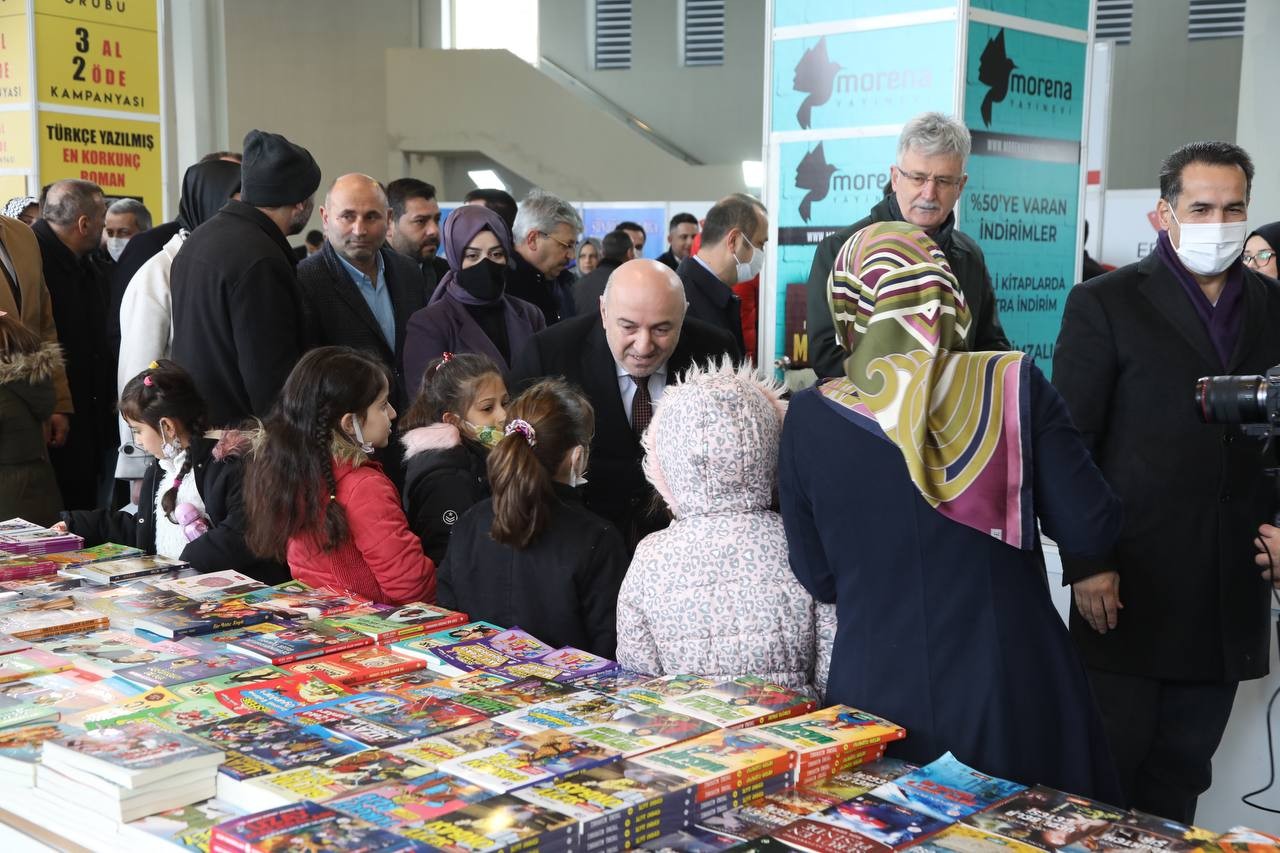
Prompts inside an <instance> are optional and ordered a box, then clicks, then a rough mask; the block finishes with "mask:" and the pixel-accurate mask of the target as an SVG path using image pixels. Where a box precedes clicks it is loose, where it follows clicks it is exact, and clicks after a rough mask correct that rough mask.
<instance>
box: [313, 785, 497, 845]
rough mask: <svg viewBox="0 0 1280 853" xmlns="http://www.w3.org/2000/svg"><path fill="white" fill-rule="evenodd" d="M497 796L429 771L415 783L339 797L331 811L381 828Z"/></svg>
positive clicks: (396, 826)
mask: <svg viewBox="0 0 1280 853" xmlns="http://www.w3.org/2000/svg"><path fill="white" fill-rule="evenodd" d="M492 796H493V792H492V791H488V790H486V789H484V788H482V787H480V786H479V785H477V784H475V783H473V782H468V781H467V780H466V779H460V778H458V777H457V776H451V775H449V774H448V773H442V772H441V771H439V770H428V771H427V773H426V774H424V775H420V776H418V777H417V778H415V779H413V781H411V782H392V783H389V784H386V785H379V786H377V787H373V788H365V789H363V790H361V791H356V792H354V793H350V794H346V795H344V796H340V797H335V798H334V799H332V800H329V801H328V805H329V806H330V807H331V808H334V809H337V810H338V811H341V812H346V813H347V814H349V815H353V816H354V817H358V818H360V819H361V820H366V821H368V822H369V823H371V824H373V825H374V826H377V827H379V828H381V829H387V830H391V831H393V832H394V831H396V830H397V829H399V828H400V827H402V826H412V825H415V824H422V823H425V822H427V821H429V820H435V819H436V818H438V817H443V816H444V815H447V814H448V813H449V812H452V811H456V810H458V809H460V808H462V807H463V806H466V805H470V804H471V803H478V802H480V801H481V800H486V799H488V798H489V797H492Z"/></svg>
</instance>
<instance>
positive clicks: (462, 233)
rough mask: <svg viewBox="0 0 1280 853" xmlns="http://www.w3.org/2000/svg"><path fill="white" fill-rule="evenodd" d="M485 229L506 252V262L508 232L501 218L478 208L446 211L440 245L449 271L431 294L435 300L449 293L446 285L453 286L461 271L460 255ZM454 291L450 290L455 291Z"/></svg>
mask: <svg viewBox="0 0 1280 853" xmlns="http://www.w3.org/2000/svg"><path fill="white" fill-rule="evenodd" d="M486 228H488V229H489V230H490V231H492V232H493V233H494V234H495V235H496V236H497V238H498V242H499V243H500V244H501V245H502V248H504V249H506V250H507V257H508V258H510V257H511V252H512V249H511V229H510V228H508V227H507V223H505V222H503V221H502V217H500V216H498V214H496V213H494V212H493V211H492V210H490V209H489V208H487V207H485V206H484V205H482V204H464V205H462V206H461V207H458V208H454V209H453V210H452V211H450V213H449V216H448V217H447V218H446V219H445V221H444V229H443V231H444V233H443V234H441V235H440V243H441V245H442V246H444V257H445V260H447V261H448V262H449V271H448V272H447V273H445V275H444V278H442V279H440V285H439V287H437V288H436V292H435V297H436V298H439V297H441V296H443V295H444V293H445V291H446V290H448V289H449V285H450V284H453V280H454V279H455V278H456V277H457V273H458V270H460V269H462V254H463V253H464V252H465V251H466V250H467V246H469V245H471V241H472V240H474V239H475V237H476V235H477V234H479V233H480V232H481V231H483V230H485V229H486ZM458 289H459V288H456V287H455V288H454V290H455V291H456V290H458ZM431 301H432V302H435V301H436V299H435V298H433V299H432V300H431Z"/></svg>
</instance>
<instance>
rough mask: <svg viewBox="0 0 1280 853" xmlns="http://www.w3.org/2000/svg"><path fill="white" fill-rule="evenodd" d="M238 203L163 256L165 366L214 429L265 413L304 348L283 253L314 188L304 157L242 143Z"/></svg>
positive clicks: (278, 140) (291, 148)
mask: <svg viewBox="0 0 1280 853" xmlns="http://www.w3.org/2000/svg"><path fill="white" fill-rule="evenodd" d="M240 176H241V181H240V200H239V201H230V202H228V203H227V204H226V206H225V207H223V208H222V210H221V211H219V212H218V214H217V215H216V216H214V217H213V218H212V219H210V220H209V221H208V222H206V223H205V224H204V225H201V226H200V227H199V228H197V229H196V230H195V231H193V232H192V233H191V237H190V238H188V239H187V241H186V242H185V243H183V245H182V249H181V251H179V252H178V255H177V257H176V258H174V260H173V271H172V273H171V274H170V287H171V290H172V294H173V350H172V356H173V360H174V361H176V362H178V363H179V364H181V365H182V366H183V367H185V368H186V369H187V370H188V371H189V372H190V373H191V376H192V377H193V378H194V379H195V381H196V387H197V388H198V389H199V390H200V393H201V395H203V397H204V400H205V403H206V404H207V405H208V407H209V422H210V424H212V425H213V426H214V427H224V426H232V425H236V424H239V423H240V422H241V421H243V420H244V419H245V418H248V417H254V416H256V417H265V416H266V414H267V412H268V411H270V409H271V406H272V405H273V404H274V403H275V401H276V396H277V395H278V394H279V393H280V389H281V388H282V387H284V381H285V380H286V379H287V378H288V377H289V372H290V371H291V370H293V366H294V364H296V363H297V361H298V358H299V357H300V356H301V355H302V352H303V349H304V348H305V344H306V341H305V330H304V317H303V314H302V305H301V297H300V296H299V294H298V282H297V279H296V277H295V271H294V266H295V264H296V261H295V259H294V257H293V249H292V247H290V245H289V241H288V240H286V239H285V238H286V237H288V236H290V235H293V234H297V233H299V232H300V231H302V229H303V228H304V227H305V226H306V224H307V220H308V219H310V218H311V211H312V208H313V207H314V200H313V196H314V195H315V191H316V188H317V187H319V186H320V167H319V166H317V165H316V161H315V160H314V159H312V157H311V154H310V153H309V152H308V151H307V150H306V149H305V148H302V147H301V146H298V145H294V144H293V143H292V142H290V141H289V140H287V139H285V138H284V137H283V136H280V135H278V134H274V133H265V132H263V131H260V130H251V131H249V133H248V134H247V135H246V136H245V138H244V163H243V165H242V167H241V170H240Z"/></svg>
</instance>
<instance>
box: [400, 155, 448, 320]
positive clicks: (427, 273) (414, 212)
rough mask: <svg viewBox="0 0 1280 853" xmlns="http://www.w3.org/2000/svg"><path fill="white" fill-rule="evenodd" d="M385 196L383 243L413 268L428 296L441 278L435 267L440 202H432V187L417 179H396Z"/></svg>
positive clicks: (438, 248) (434, 192)
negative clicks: (386, 213) (386, 219)
mask: <svg viewBox="0 0 1280 853" xmlns="http://www.w3.org/2000/svg"><path fill="white" fill-rule="evenodd" d="M386 193H387V201H389V202H390V203H391V224H390V226H389V227H388V229H387V243H388V244H389V245H390V246H391V248H393V249H395V250H396V251H397V252H399V253H400V254H401V255H403V256H404V257H406V258H408V259H409V260H411V261H413V262H414V263H415V264H416V265H417V267H418V271H419V273H420V274H421V275H422V281H423V284H424V285H425V286H426V288H427V295H428V296H430V295H431V294H432V293H434V292H435V289H436V285H437V284H438V283H439V282H440V279H441V278H443V277H444V272H441V270H440V267H439V266H438V265H437V264H436V260H437V258H436V253H437V252H439V251H440V203H439V202H438V201H436V188H435V187H434V186H432V185H431V184H429V183H427V182H426V181H420V180H418V179H417V178H400V179H399V180H395V181H392V182H391V183H389V184H387V189H386ZM445 269H446V271H447V269H448V267H447V266H446V268H445Z"/></svg>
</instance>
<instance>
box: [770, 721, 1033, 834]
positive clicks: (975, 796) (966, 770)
mask: <svg viewBox="0 0 1280 853" xmlns="http://www.w3.org/2000/svg"><path fill="white" fill-rule="evenodd" d="M775 725H776V724H775ZM783 725H785V724H783ZM762 728H767V727H762ZM1024 790H1026V786H1025V785H1019V784H1018V783H1016V782H1009V781H1007V780H1005V779H998V778H996V777H994V776H988V775H986V774H985V773H979V772H978V771H977V770H974V769H973V768H972V767H967V766H965V765H964V764H962V763H961V762H960V761H958V760H956V757H955V756H954V755H952V754H951V753H950V752H948V753H945V754H944V755H943V756H942V757H941V758H939V759H938V760H936V761H933V762H930V763H929V764H926V765H925V766H923V767H921V768H919V769H917V770H913V771H911V772H910V773H906V774H904V775H902V776H899V777H898V778H897V779H894V780H893V781H892V782H886V783H885V784H883V785H881V786H880V787H878V788H876V789H875V790H873V791H872V792H871V793H873V794H875V795H876V796H877V797H879V798H880V799H882V800H887V801H888V802H891V803H897V804H898V805H900V806H906V807H907V808H909V809H912V810H913V811H917V812H920V813H921V814H924V815H928V816H929V817H933V818H937V819H938V820H943V821H946V822H948V823H954V822H955V821H957V820H960V819H961V818H963V817H966V816H967V815H971V814H973V813H974V812H977V811H981V810H982V809H985V808H987V807H988V806H991V805H994V804H995V803H997V802H999V801H1000V800H1003V799H1005V798H1006V797H1011V796H1013V795H1014V794H1016V793H1018V792H1020V791H1024Z"/></svg>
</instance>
